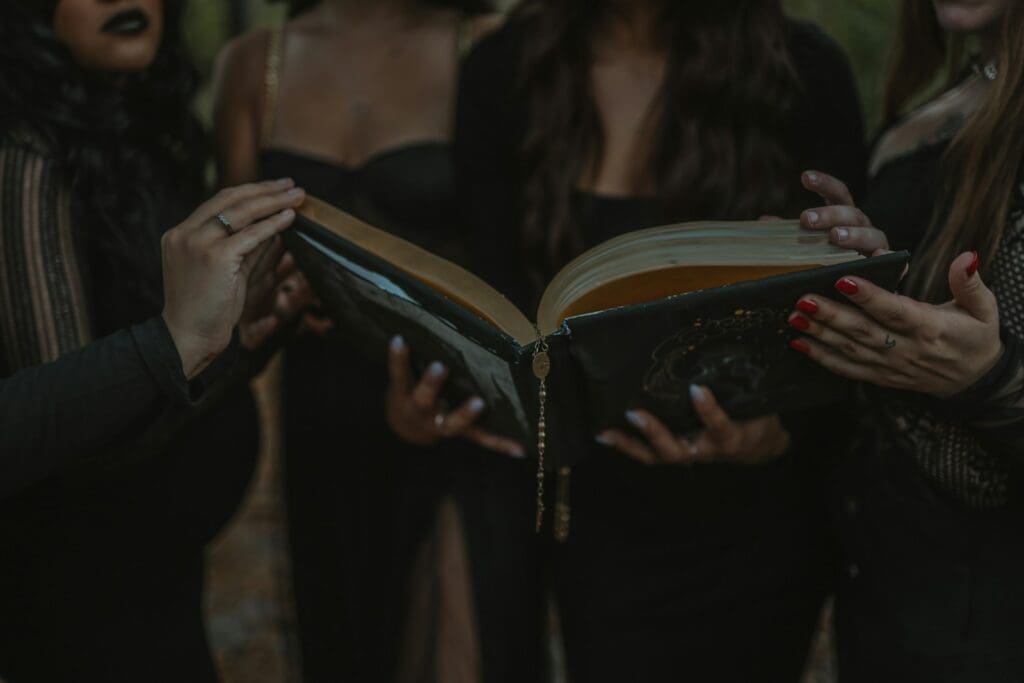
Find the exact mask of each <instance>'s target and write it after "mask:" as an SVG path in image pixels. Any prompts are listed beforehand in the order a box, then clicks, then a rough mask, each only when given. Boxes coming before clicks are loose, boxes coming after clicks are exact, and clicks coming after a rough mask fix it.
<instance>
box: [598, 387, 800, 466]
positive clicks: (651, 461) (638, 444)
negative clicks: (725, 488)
mask: <svg viewBox="0 0 1024 683" xmlns="http://www.w3.org/2000/svg"><path fill="white" fill-rule="evenodd" d="M690 400H691V401H692V402H693V408H694V412H695V413H696V414H697V416H698V418H699V419H700V421H701V424H703V426H704V429H703V430H702V431H700V432H698V433H696V434H693V435H690V436H681V435H678V434H673V433H672V431H671V430H670V429H669V428H668V427H666V426H665V424H664V423H663V422H662V421H661V420H659V419H658V418H657V417H655V416H654V415H652V414H651V413H649V412H647V411H646V410H630V411H629V412H627V413H626V419H627V420H628V421H629V423H630V424H631V425H632V426H633V427H635V428H636V430H637V431H638V432H640V433H641V434H642V435H643V436H644V437H645V439H646V440H647V443H644V442H643V441H641V440H639V439H636V438H633V437H631V436H629V435H627V434H626V433H624V432H621V431H619V430H615V429H611V430H607V431H604V432H601V433H600V434H598V436H597V441H598V443H601V444H604V445H605V446H610V447H612V448H615V449H617V450H619V451H621V452H622V453H624V454H625V455H628V456H629V457H631V458H633V459H634V460H639V461H640V462H642V463H644V464H645V465H693V464H696V463H704V464H710V463H721V464H735V465H755V464H759V463H763V462H768V461H771V460H775V459H776V458H778V457H780V456H781V455H782V454H783V453H785V452H786V451H787V450H788V449H789V444H790V438H789V432H787V431H786V429H785V428H784V427H783V426H782V422H781V420H779V416H778V415H776V414H772V415H766V416H764V417H756V418H754V419H751V420H733V419H732V418H731V417H729V415H728V414H726V412H725V411H724V410H723V409H722V407H721V406H720V405H719V404H718V400H717V399H716V398H715V395H714V394H713V393H712V392H711V390H710V389H708V388H707V387H698V386H696V385H691V386H690Z"/></svg>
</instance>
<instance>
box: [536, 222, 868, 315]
mask: <svg viewBox="0 0 1024 683" xmlns="http://www.w3.org/2000/svg"><path fill="white" fill-rule="evenodd" d="M860 258H862V257H861V256H860V255H859V254H857V253H856V252H853V251H850V250H846V249H840V248H838V247H836V246H833V245H832V244H830V243H829V241H828V235H827V234H824V233H820V232H811V231H805V230H802V229H801V228H800V225H799V223H798V222H797V221H741V222H732V223H725V222H700V223H681V224H678V225H667V226H662V227H657V228H650V229H647V230H639V231H636V232H631V233H627V234H625V235H622V236H620V237H616V238H615V239H612V240H608V241H607V242H604V243H602V244H599V245H598V246H596V247H594V248H593V249H591V250H589V251H587V252H585V253H584V254H582V255H581V256H579V257H578V258H576V259H574V260H573V261H572V262H571V263H569V264H568V265H567V266H566V267H565V268H563V269H562V270H561V271H559V273H558V274H557V275H556V276H555V278H554V279H553V280H552V282H551V284H550V285H549V286H548V288H547V290H546V291H545V292H544V296H543V298H542V299H541V302H540V306H539V308H538V313H537V322H538V324H539V325H540V328H541V331H542V332H544V333H545V334H548V333H550V332H553V331H555V330H557V329H558V328H559V327H560V326H561V324H562V322H563V321H564V320H565V319H566V318H568V317H571V316H573V315H580V314H582V313H593V312H597V311H603V310H608V309H611V308H615V307H618V306H625V305H630V304H638V303H645V302H649V301H656V300H658V299H663V298H665V297H668V296H673V295H677V294H684V293H688V292H695V291H700V290H703V289H710V288H713V287H720V286H722V285H728V284H734V283H737V282H747V281H751V280H758V279H761V278H765V277H769V276H772V275H780V274H784V273H791V272H797V271H800V270H806V269H810V268H815V267H819V266H828V265H835V264H838V263H845V262H849V261H855V260H857V259H860Z"/></svg>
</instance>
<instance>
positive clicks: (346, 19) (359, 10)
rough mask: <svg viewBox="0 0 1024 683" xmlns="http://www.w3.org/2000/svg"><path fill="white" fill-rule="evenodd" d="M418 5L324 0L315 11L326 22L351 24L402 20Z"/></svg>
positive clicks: (397, 0) (404, 0)
mask: <svg viewBox="0 0 1024 683" xmlns="http://www.w3.org/2000/svg"><path fill="white" fill-rule="evenodd" d="M418 5H419V3H418V2H416V1H415V0H326V1H325V2H322V3H321V4H320V7H318V8H317V11H318V12H319V13H320V14H321V16H322V17H323V18H324V19H326V20H329V21H335V22H339V23H346V24H352V23H366V22H372V21H390V20H395V19H403V18H406V17H408V16H409V15H411V14H414V13H415V12H416V11H417V10H418Z"/></svg>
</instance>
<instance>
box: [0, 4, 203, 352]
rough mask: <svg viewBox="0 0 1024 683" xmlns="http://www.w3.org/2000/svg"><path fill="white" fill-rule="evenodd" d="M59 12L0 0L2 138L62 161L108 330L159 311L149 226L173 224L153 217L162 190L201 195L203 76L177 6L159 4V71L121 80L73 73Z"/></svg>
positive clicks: (97, 305) (155, 249) (103, 327)
mask: <svg viewBox="0 0 1024 683" xmlns="http://www.w3.org/2000/svg"><path fill="white" fill-rule="evenodd" d="M56 5H57V3H56V2H55V1H54V0H49V2H38V1H36V2H22V1H21V0H0V136H3V137H10V136H12V135H16V136H19V137H22V136H28V137H29V138H30V139H32V140H34V141H37V142H39V144H40V145H41V146H42V147H44V148H45V149H46V151H47V153H48V154H50V155H51V156H53V157H55V158H56V160H57V161H58V162H59V163H60V164H61V166H62V169H63V171H64V173H65V174H66V180H67V182H68V184H69V186H70V188H71V195H72V210H73V216H74V220H75V225H76V229H78V230H79V235H80V236H81V238H82V239H83V241H84V244H85V247H86V249H87V251H88V254H89V264H88V265H89V269H90V272H91V274H92V277H91V278H90V281H91V282H93V284H94V285H95V286H96V287H97V288H98V290H99V291H95V292H92V294H93V296H92V297H91V298H92V300H93V308H94V309H95V311H94V313H95V316H96V324H97V327H98V328H99V329H98V330H96V331H97V333H103V332H106V331H109V330H110V328H116V327H120V326H123V325H125V324H126V323H130V322H135V321H138V320H140V319H144V318H145V317H148V316H150V315H153V313H154V312H155V311H158V310H159V305H160V302H161V301H162V296H163V295H162V291H161V278H160V277H159V273H160V252H159V244H158V243H157V242H156V241H155V240H154V239H153V233H152V232H151V231H149V230H147V229H145V228H146V227H147V226H153V225H154V224H159V227H161V228H166V227H170V226H168V225H163V224H162V223H160V222H161V221H164V220H171V218H170V217H167V216H164V215H155V214H157V213H161V211H162V209H163V207H162V206H161V204H163V203H164V202H162V201H159V198H160V197H161V196H166V193H167V192H168V187H167V185H168V184H171V183H173V186H174V188H175V190H174V191H175V192H177V193H180V194H181V196H182V199H186V198H187V199H188V200H190V201H191V200H193V199H195V198H196V197H198V196H199V195H201V193H202V190H203V187H202V178H203V170H204V163H205V159H206V151H207V148H206V141H205V138H204V133H203V130H202V128H201V126H200V124H199V122H198V120H197V119H196V117H195V115H194V114H193V112H192V108H191V106H192V99H193V96H194V94H195V92H196V88H197V87H198V84H199V75H198V72H197V71H196V70H195V67H194V66H193V64H192V62H191V60H190V58H189V57H188V55H187V54H186V51H185V48H184V46H183V45H182V43H181V41H180V40H179V30H180V29H179V27H180V20H181V16H180V15H181V13H182V5H183V3H181V2H179V1H177V0H166V1H165V2H164V12H165V17H164V36H163V41H162V43H161V45H160V48H159V51H158V54H157V56H156V59H155V61H154V63H153V64H152V65H151V66H150V67H149V68H148V69H146V70H145V71H143V72H140V73H136V74H128V75H112V74H103V73H97V72H94V71H90V70H87V69H85V68H83V67H81V66H79V65H78V64H77V63H76V62H75V60H74V58H73V57H72V55H71V53H70V51H69V50H68V49H67V48H66V47H65V46H64V45H63V44H62V43H61V42H60V41H59V40H58V39H57V37H56V36H55V35H54V32H53V28H52V27H53V13H54V10H55V8H56ZM175 218H178V217H175ZM97 282H98V284H97ZM105 289H106V290H108V291H104V290H105ZM114 290H116V296H110V295H111V294H114V293H115V291H114Z"/></svg>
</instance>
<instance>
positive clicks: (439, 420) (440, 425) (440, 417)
mask: <svg viewBox="0 0 1024 683" xmlns="http://www.w3.org/2000/svg"><path fill="white" fill-rule="evenodd" d="M444 419H445V418H444V413H438V414H437V415H435V416H434V427H435V428H436V429H437V431H441V430H443V429H444Z"/></svg>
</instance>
